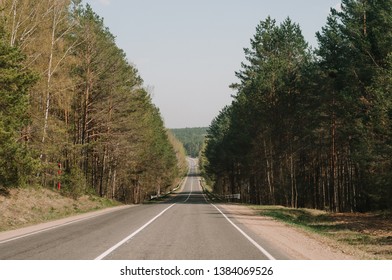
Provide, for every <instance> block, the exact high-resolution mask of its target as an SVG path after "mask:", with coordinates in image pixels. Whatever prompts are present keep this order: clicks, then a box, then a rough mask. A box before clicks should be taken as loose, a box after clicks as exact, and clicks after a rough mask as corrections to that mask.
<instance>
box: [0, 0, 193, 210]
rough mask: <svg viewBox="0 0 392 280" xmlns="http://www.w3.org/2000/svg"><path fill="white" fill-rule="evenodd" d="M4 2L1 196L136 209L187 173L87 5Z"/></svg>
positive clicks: (0, 12)
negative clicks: (20, 192)
mask: <svg viewBox="0 0 392 280" xmlns="http://www.w3.org/2000/svg"><path fill="white" fill-rule="evenodd" d="M80 2H81V1H78V0H74V1H71V0H43V1H33V0H23V1H17V0H4V1H0V4H1V5H0V6H1V9H0V95H1V96H0V189H1V192H3V193H5V192H7V190H8V189H9V188H13V187H23V186H26V185H40V186H44V187H47V188H54V189H59V190H60V192H62V193H63V194H64V195H69V196H72V197H77V196H79V195H82V194H85V193H93V194H96V195H99V196H101V197H107V198H111V199H116V200H119V201H122V202H125V203H140V202H141V201H143V200H144V198H145V197H146V196H147V195H148V194H150V193H160V192H164V191H166V190H167V189H169V188H171V187H172V186H173V185H174V184H176V182H177V181H176V180H177V178H179V177H181V176H182V175H183V173H184V172H185V171H186V163H185V153H184V151H183V148H182V145H181V144H180V143H179V141H178V140H176V138H175V137H174V136H173V135H172V134H171V133H170V132H168V131H167V130H166V128H165V127H164V124H163V121H162V118H161V115H160V112H159V110H158V108H157V107H155V105H154V104H153V103H152V101H151V96H150V94H149V93H148V92H147V90H146V89H145V88H144V87H143V80H142V78H141V77H140V76H139V74H138V71H137V69H136V68H135V67H134V66H133V65H132V64H131V63H129V62H128V60H127V58H126V55H125V53H124V52H123V51H122V50H121V49H119V48H118V47H117V46H116V43H115V38H114V36H113V35H112V34H111V33H110V31H109V30H108V28H107V27H105V25H104V23H103V19H102V18H100V17H99V16H98V15H97V14H95V13H94V11H93V10H92V8H91V7H90V6H89V5H86V6H83V5H82V4H81V3H80Z"/></svg>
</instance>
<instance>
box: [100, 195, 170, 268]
mask: <svg viewBox="0 0 392 280" xmlns="http://www.w3.org/2000/svg"><path fill="white" fill-rule="evenodd" d="M174 205H176V204H175V203H174V204H172V205H170V206H169V207H167V208H165V209H164V210H163V211H162V212H161V213H159V214H158V215H156V216H155V217H154V218H152V219H151V220H149V221H148V222H147V223H146V224H144V225H143V226H142V227H140V228H139V229H138V230H136V231H135V232H133V233H132V234H130V235H128V236H127V237H125V238H124V239H123V240H121V241H120V242H118V243H117V244H116V245H114V246H113V247H111V248H109V249H108V250H106V251H105V252H104V253H102V254H101V255H99V256H98V257H96V258H95V260H102V259H103V258H105V257H106V256H107V255H109V254H111V253H112V252H113V251H114V250H116V249H117V248H118V247H120V246H121V245H123V244H124V243H125V242H127V241H128V240H130V239H132V238H133V237H134V236H135V235H136V234H138V233H139V232H141V231H142V230H143V229H145V228H146V227H148V226H149V225H150V224H151V223H152V222H154V221H155V220H156V219H158V218H159V217H160V216H162V215H163V213H165V212H166V211H167V210H169V209H170V208H172V207H173V206H174Z"/></svg>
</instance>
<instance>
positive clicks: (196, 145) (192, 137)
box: [170, 127, 208, 157]
mask: <svg viewBox="0 0 392 280" xmlns="http://www.w3.org/2000/svg"><path fill="white" fill-rule="evenodd" d="M207 129H208V127H192V128H188V127H187V128H175V129H170V130H171V131H172V132H173V134H174V135H175V136H176V138H177V139H178V140H180V141H181V142H182V144H183V145H184V148H185V150H186V153H187V155H188V156H190V157H198V156H199V153H200V150H201V148H202V146H203V142H204V138H205V136H206V135H207Z"/></svg>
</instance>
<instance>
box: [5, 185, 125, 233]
mask: <svg viewBox="0 0 392 280" xmlns="http://www.w3.org/2000/svg"><path fill="white" fill-rule="evenodd" d="M115 205H118V204H117V203H116V202H113V201H110V200H108V199H102V198H98V197H94V196H87V195H85V196H82V197H80V198H78V199H72V198H69V197H64V196H62V195H60V194H59V193H57V192H53V191H51V190H48V189H44V188H26V189H11V190H10V191H9V193H8V194H4V195H1V194H0V231H6V230H11V229H16V228H21V227H24V226H28V225H33V224H37V223H41V222H47V221H50V220H54V219H59V218H64V217H68V216H71V215H75V214H80V213H85V212H89V211H93V210H98V209H102V208H106V207H110V206H115Z"/></svg>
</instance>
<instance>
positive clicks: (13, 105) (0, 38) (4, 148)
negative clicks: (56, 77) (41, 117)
mask: <svg viewBox="0 0 392 280" xmlns="http://www.w3.org/2000/svg"><path fill="white" fill-rule="evenodd" d="M0 28H1V27H0ZM4 38H5V36H4V32H3V31H2V30H0V188H1V187H18V186H21V185H23V184H25V183H26V182H27V181H28V179H29V176H30V175H31V173H32V172H33V171H34V168H35V167H36V166H35V164H36V163H35V162H34V160H33V157H32V155H31V153H30V151H29V150H28V148H27V147H26V142H27V141H29V139H30V133H29V131H28V130H27V129H26V128H27V126H28V124H29V122H30V119H29V115H28V109H29V95H28V90H29V89H30V88H31V86H32V85H33V83H34V82H35V80H36V77H35V76H34V75H33V74H32V72H31V71H29V70H28V69H26V68H25V66H24V65H23V63H24V59H25V58H24V56H23V55H22V54H21V52H20V51H19V50H18V49H17V48H15V47H11V46H10V45H9V44H8V42H5V40H4Z"/></svg>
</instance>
